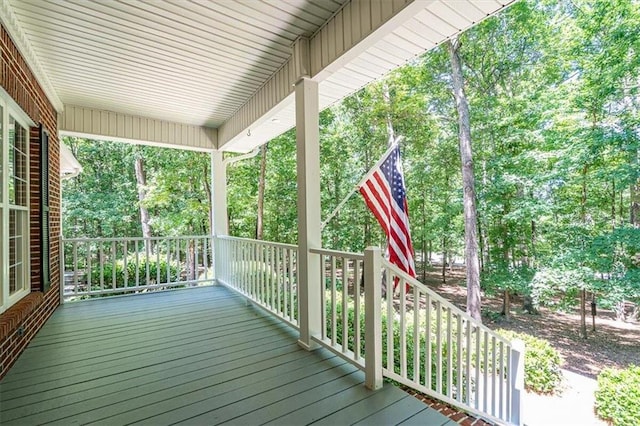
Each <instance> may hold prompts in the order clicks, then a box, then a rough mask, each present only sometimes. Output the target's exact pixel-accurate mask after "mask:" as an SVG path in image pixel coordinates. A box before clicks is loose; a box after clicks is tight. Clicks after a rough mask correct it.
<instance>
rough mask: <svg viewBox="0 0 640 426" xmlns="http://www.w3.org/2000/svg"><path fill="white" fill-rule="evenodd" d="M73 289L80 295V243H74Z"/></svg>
mask: <svg viewBox="0 0 640 426" xmlns="http://www.w3.org/2000/svg"><path fill="white" fill-rule="evenodd" d="M73 288H74V291H75V294H76V296H77V295H78V243H77V242H74V243H73Z"/></svg>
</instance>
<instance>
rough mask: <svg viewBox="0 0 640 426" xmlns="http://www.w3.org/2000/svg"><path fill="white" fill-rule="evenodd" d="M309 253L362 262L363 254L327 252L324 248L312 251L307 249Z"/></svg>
mask: <svg viewBox="0 0 640 426" xmlns="http://www.w3.org/2000/svg"><path fill="white" fill-rule="evenodd" d="M309 252H310V253H314V254H324V255H327V256H333V257H348V258H350V259H355V260H364V254H359V253H351V252H348V251H338V250H328V249H324V248H322V249H318V248H312V249H309Z"/></svg>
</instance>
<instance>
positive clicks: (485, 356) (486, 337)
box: [482, 330, 489, 413]
mask: <svg viewBox="0 0 640 426" xmlns="http://www.w3.org/2000/svg"><path fill="white" fill-rule="evenodd" d="M483 336H484V339H483V340H484V350H483V361H484V366H483V367H484V368H483V375H484V385H483V389H484V394H483V395H482V411H484V412H485V413H486V412H487V402H488V401H487V398H488V395H489V386H488V385H489V333H487V331H486V330H484V333H483Z"/></svg>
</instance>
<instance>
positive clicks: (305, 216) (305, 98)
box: [295, 77, 322, 350]
mask: <svg viewBox="0 0 640 426" xmlns="http://www.w3.org/2000/svg"><path fill="white" fill-rule="evenodd" d="M295 98H296V146H297V152H296V161H297V171H298V301H299V325H300V340H298V344H299V345H300V346H302V347H303V348H305V349H307V350H313V349H316V348H318V347H319V345H318V344H317V343H316V342H314V341H313V340H312V339H311V337H312V336H317V335H319V334H320V331H321V319H320V313H321V308H322V307H321V306H320V294H321V291H322V288H321V285H320V256H319V255H317V254H312V253H309V249H311V248H320V247H321V246H322V240H321V238H320V130H319V106H318V83H317V82H315V81H313V80H311V79H309V78H308V77H302V78H301V79H300V80H298V82H297V83H296V84H295Z"/></svg>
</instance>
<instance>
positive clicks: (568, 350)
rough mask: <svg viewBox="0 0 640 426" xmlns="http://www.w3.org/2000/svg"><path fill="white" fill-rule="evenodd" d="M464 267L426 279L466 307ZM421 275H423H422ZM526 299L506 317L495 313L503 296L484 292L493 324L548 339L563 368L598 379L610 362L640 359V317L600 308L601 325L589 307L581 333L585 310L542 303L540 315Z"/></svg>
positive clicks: (639, 362) (638, 361) (516, 303)
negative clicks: (527, 307)
mask: <svg viewBox="0 0 640 426" xmlns="http://www.w3.org/2000/svg"><path fill="white" fill-rule="evenodd" d="M464 273H465V272H464V269H463V268H459V267H457V268H454V269H453V270H452V271H448V272H447V276H446V278H447V283H446V284H442V277H441V275H440V271H434V272H428V273H427V279H426V281H427V282H426V284H427V285H429V287H431V288H432V289H434V290H435V291H436V292H438V293H440V294H441V295H443V296H444V297H445V298H446V299H447V300H450V301H452V302H453V303H455V304H456V305H457V306H459V307H460V308H462V309H465V306H466V297H467V296H466V288H465V287H462V286H461V285H460V282H462V280H463V279H464ZM419 277H420V275H419ZM521 306H522V301H521V300H519V299H518V298H515V299H514V300H512V306H511V319H510V320H509V321H506V320H504V319H503V317H501V316H499V315H495V314H490V315H485V313H489V312H491V313H499V312H500V311H501V310H502V299H501V298H500V297H494V298H490V297H486V296H485V295H484V294H483V299H482V309H483V322H484V324H485V325H487V326H488V327H490V328H504V329H509V330H514V331H518V332H524V333H527V334H531V335H533V336H536V337H541V338H543V339H546V340H548V341H549V342H550V343H551V344H552V345H553V347H555V348H556V349H557V350H558V351H559V352H560V354H561V355H562V357H563V359H564V364H563V366H562V367H563V368H564V369H566V370H568V371H570V372H573V373H577V374H579V375H582V376H585V377H589V378H592V379H595V378H596V377H597V375H598V373H599V372H600V371H601V370H602V369H603V368H605V367H617V368H626V367H628V366H629V365H640V323H638V322H622V321H616V319H615V315H614V313H613V312H611V311H607V310H604V309H598V313H597V316H596V331H595V332H594V331H592V329H591V324H592V323H591V315H590V312H588V316H587V326H588V330H589V333H588V338H587V339H583V338H581V337H580V335H579V327H580V315H579V313H578V311H577V310H576V312H570V313H561V312H553V311H550V310H548V309H544V308H543V309H541V310H540V315H530V314H527V313H524V312H523V311H522V309H521Z"/></svg>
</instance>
